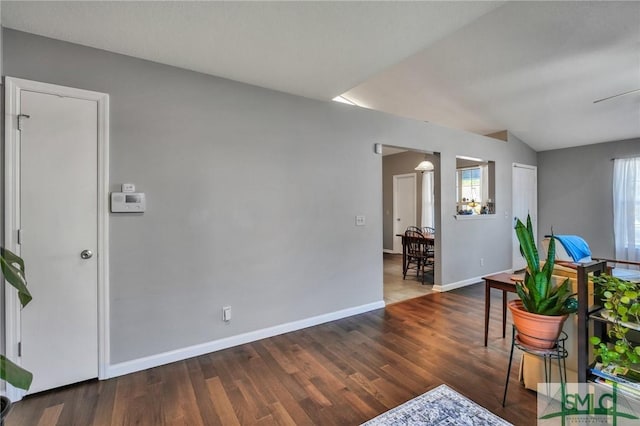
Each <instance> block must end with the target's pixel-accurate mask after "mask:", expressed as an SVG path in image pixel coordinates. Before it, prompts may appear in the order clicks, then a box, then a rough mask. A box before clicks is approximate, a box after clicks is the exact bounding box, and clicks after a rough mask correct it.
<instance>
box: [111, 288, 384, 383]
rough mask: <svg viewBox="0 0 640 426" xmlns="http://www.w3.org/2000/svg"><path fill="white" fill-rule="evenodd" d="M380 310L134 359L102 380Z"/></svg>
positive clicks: (365, 308)
mask: <svg viewBox="0 0 640 426" xmlns="http://www.w3.org/2000/svg"><path fill="white" fill-rule="evenodd" d="M384 307H385V303H384V301H382V300H381V301H379V302H374V303H369V304H366V305H361V306H355V307H353V308H348V309H343V310H340V311H336V312H330V313H328V314H323V315H318V316H315V317H311V318H305V319H302V320H299V321H293V322H289V323H286V324H280V325H276V326H273V327H268V328H263V329H261V330H256V331H251V332H248V333H244V334H239V335H237V336H231V337H225V338H224V339H219V340H214V341H211V342H206V343H201V344H199V345H193V346H188V347H186V348H181V349H176V350H173V351H168V352H164V353H160V354H156V355H150V356H147V357H144V358H138V359H133V360H131V361H125V362H121V363H118V364H113V365H110V366H108V367H107V377H106V378H112V377H118V376H122V375H124V374H129V373H135V372H136V371H142V370H146V369H148V368H153V367H157V366H160V365H164V364H169V363H171V362H176V361H182V360H184V359H188V358H193V357H195V356H199V355H204V354H208V353H210V352H215V351H219V350H221V349H227V348H231V347H234V346H238V345H243V344H245V343H250V342H255V341H256V340H260V339H265V338H267V337H273V336H277V335H279V334H284V333H289V332H291V331H296V330H301V329H303V328H307V327H312V326H314V325H318V324H323V323H325V322H329V321H335V320H339V319H341V318H346V317H350V316H353V315H358V314H362V313H364V312H369V311H373V310H375V309H380V308H384Z"/></svg>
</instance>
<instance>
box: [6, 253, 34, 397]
mask: <svg viewBox="0 0 640 426" xmlns="http://www.w3.org/2000/svg"><path fill="white" fill-rule="evenodd" d="M0 269H2V273H3V275H4V279H5V282H6V283H9V284H10V285H11V286H13V287H14V288H15V289H16V290H18V299H19V300H20V305H22V307H25V306H27V304H28V303H29V302H30V301H31V294H30V293H29V290H28V289H27V281H26V279H25V273H24V261H23V260H22V258H21V257H20V256H18V255H17V254H15V253H13V252H11V251H9V250H7V249H5V248H0ZM0 380H5V381H6V382H8V383H10V384H11V385H13V386H15V387H17V388H20V389H25V390H27V389H29V386H31V382H32V381H33V374H31V373H30V372H29V371H27V370H25V369H23V368H21V367H20V366H18V365H16V364H15V363H13V362H11V361H10V360H9V359H7V358H6V357H5V356H4V355H0Z"/></svg>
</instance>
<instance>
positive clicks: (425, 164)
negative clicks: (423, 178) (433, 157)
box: [414, 160, 435, 172]
mask: <svg viewBox="0 0 640 426" xmlns="http://www.w3.org/2000/svg"><path fill="white" fill-rule="evenodd" d="M434 168H435V167H434V166H433V163H432V162H431V161H429V160H424V161H422V162H421V163H420V164H418V167H416V168H415V169H414V170H417V171H419V172H430V171H432V170H433V169H434Z"/></svg>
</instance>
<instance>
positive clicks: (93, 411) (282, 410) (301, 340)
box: [6, 284, 536, 426]
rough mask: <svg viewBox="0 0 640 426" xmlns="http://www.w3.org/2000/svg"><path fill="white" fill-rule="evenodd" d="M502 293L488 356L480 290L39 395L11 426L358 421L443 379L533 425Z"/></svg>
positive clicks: (532, 404)
mask: <svg viewBox="0 0 640 426" xmlns="http://www.w3.org/2000/svg"><path fill="white" fill-rule="evenodd" d="M493 297H495V303H492V308H493V310H492V321H491V329H490V335H489V345H488V347H487V348H485V347H484V346H483V344H482V343H483V342H482V339H483V312H484V311H483V310H484V286H483V285H481V284H480V285H474V286H471V287H466V288H464V289H460V290H456V291H452V292H449V293H437V294H430V295H427V296H423V297H420V298H417V299H412V300H409V301H406V302H401V303H397V304H394V305H390V306H387V308H386V309H380V310H376V311H372V312H369V313H366V314H362V315H357V316H353V317H350V318H346V319H342V320H339V321H335V322H331V323H327V324H324V325H320V326H316V327H311V328H307V329H305V330H300V331H297V332H294V333H288V334H284V335H281V336H277V337H273V338H269V339H265V340H260V341H258V342H254V343H250V344H246V345H242V346H238V347H235V348H231V349H227V350H223V351H219V352H215V353H212V354H208V355H203V356H200V357H197V358H192V359H189V360H186V361H182V362H177V363H173V364H170V365H166V366H162V367H157V368H153V369H150V370H147V371H142V372H139V373H135V374H130V375H127V376H123V377H118V378H115V379H111V380H105V381H101V382H98V381H92V382H87V383H82V384H78V385H74V386H70V387H67V388H63V389H59V390H55V391H50V392H46V393H42V394H37V395H32V396H29V397H26V398H25V399H24V400H23V401H21V402H19V403H17V404H16V405H15V407H14V409H13V411H12V413H11V414H10V415H9V418H8V421H7V422H6V426H14V425H83V426H84V425H217V424H221V425H237V424H240V425H253V424H266V425H271V424H289V425H293V424H295V425H310V424H316V425H358V424H360V423H362V422H364V421H366V420H368V419H370V418H372V417H375V416H376V415H378V414H380V413H382V412H384V411H387V410H388V409H390V408H393V407H395V406H397V405H399V404H402V403H403V402H405V401H407V400H409V399H411V398H414V397H416V396H418V395H420V394H422V393H424V392H426V391H428V390H429V389H431V388H433V387H435V386H437V385H440V384H442V383H446V384H447V385H449V386H450V387H452V388H453V389H455V390H457V391H458V392H460V393H461V394H463V395H465V396H467V397H468V398H470V399H472V400H473V401H475V402H476V403H478V404H480V405H482V406H484V407H485V408H487V409H489V410H490V411H492V412H493V413H495V414H497V415H498V416H500V417H502V418H504V419H506V420H508V421H510V422H512V423H514V424H516V425H534V424H536V420H535V419H536V415H535V410H536V395H535V393H533V392H530V391H527V390H525V389H523V388H522V387H520V386H519V385H518V384H517V377H516V374H517V370H518V368H517V366H518V364H517V363H516V364H515V366H514V368H513V369H512V377H511V380H512V381H511V386H510V389H509V395H508V399H507V407H506V408H502V406H501V399H502V392H503V386H504V379H505V371H506V366H507V361H508V355H509V353H508V349H509V347H510V341H509V339H508V338H507V339H505V340H503V339H502V338H501V328H500V319H501V311H500V306H501V305H500V299H499V297H498V293H496V294H495V295H494V296H493Z"/></svg>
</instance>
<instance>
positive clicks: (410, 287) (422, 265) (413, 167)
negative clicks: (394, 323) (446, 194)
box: [382, 145, 440, 304]
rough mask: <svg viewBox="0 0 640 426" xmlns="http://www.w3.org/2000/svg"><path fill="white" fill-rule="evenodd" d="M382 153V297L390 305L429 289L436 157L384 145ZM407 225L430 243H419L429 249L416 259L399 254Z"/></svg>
mask: <svg viewBox="0 0 640 426" xmlns="http://www.w3.org/2000/svg"><path fill="white" fill-rule="evenodd" d="M382 156H383V157H382V202H383V206H382V208H383V212H382V217H383V224H382V228H383V265H384V277H383V283H384V284H383V287H384V301H385V303H387V304H390V303H396V302H401V301H403V300H407V299H412V298H415V297H420V296H424V295H426V294H429V293H432V292H433V285H434V281H435V269H436V267H437V261H436V259H437V258H439V256H437V255H436V254H435V252H436V251H437V248H436V247H437V244H435V238H434V237H435V235H434V233H433V231H434V230H435V232H437V228H438V227H437V225H436V222H437V217H439V216H438V214H437V212H438V211H439V206H440V194H439V190H438V187H439V181H440V178H439V165H440V156H439V154H438V153H431V152H424V151H415V150H408V149H406V148H397V147H392V146H386V145H383V147H382ZM408 229H409V230H413V231H415V232H417V234H415V235H418V236H423V237H424V238H425V240H426V241H428V242H429V244H426V243H425V244H424V245H423V246H421V247H424V250H425V251H426V250H427V248H428V249H429V250H430V253H429V256H428V257H427V256H425V258H424V259H423V260H422V261H420V262H417V261H416V259H414V258H409V257H408V256H403V236H405V232H406V231H407V230H408ZM404 240H405V243H406V241H407V240H406V239H404ZM407 247H408V246H407ZM406 251H407V250H405V254H406ZM407 266H408V268H407Z"/></svg>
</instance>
